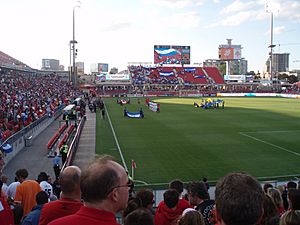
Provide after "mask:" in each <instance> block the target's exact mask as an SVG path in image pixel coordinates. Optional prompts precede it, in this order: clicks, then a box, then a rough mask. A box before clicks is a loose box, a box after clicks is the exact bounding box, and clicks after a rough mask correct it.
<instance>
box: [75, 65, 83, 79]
mask: <svg viewBox="0 0 300 225" xmlns="http://www.w3.org/2000/svg"><path fill="white" fill-rule="evenodd" d="M76 69H77V75H78V76H82V75H84V62H76Z"/></svg>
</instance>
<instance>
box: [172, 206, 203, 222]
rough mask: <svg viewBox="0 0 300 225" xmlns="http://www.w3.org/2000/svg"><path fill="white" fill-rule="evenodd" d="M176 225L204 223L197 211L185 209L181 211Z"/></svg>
mask: <svg viewBox="0 0 300 225" xmlns="http://www.w3.org/2000/svg"><path fill="white" fill-rule="evenodd" d="M177 225H205V222H204V219H203V216H202V215H201V213H200V212H199V211H197V210H195V209H192V208H187V209H185V210H184V211H183V213H182V216H181V217H180V219H179V220H178V222H177Z"/></svg>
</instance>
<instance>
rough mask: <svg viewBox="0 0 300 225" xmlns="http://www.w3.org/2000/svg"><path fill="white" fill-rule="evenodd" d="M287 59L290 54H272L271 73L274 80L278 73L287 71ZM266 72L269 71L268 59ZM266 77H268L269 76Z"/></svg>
mask: <svg viewBox="0 0 300 225" xmlns="http://www.w3.org/2000/svg"><path fill="white" fill-rule="evenodd" d="M289 58H290V53H273V56H272V71H273V74H274V77H275V78H277V77H278V74H279V73H282V72H288V71H289ZM266 71H270V58H268V60H267V61H266ZM268 77H270V75H269V74H268Z"/></svg>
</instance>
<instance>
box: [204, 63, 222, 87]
mask: <svg viewBox="0 0 300 225" xmlns="http://www.w3.org/2000/svg"><path fill="white" fill-rule="evenodd" d="M203 70H204V71H205V73H206V74H208V76H209V77H211V78H212V79H213V80H214V83H215V84H225V81H224V79H223V77H222V76H221V73H220V71H219V70H218V68H216V67H203Z"/></svg>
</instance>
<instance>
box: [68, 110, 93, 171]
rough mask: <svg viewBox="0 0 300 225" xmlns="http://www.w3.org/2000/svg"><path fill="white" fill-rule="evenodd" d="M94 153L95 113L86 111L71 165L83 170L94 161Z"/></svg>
mask: <svg viewBox="0 0 300 225" xmlns="http://www.w3.org/2000/svg"><path fill="white" fill-rule="evenodd" d="M95 151H96V113H91V112H90V110H88V109H87V110H86V121H85V124H84V127H83V130H82V133H81V136H80V140H79V146H78V149H77V152H76V155H75V159H74V162H73V165H75V166H78V167H80V168H81V169H83V168H84V167H85V166H86V165H87V164H88V163H89V162H91V161H93V160H94V159H95Z"/></svg>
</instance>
